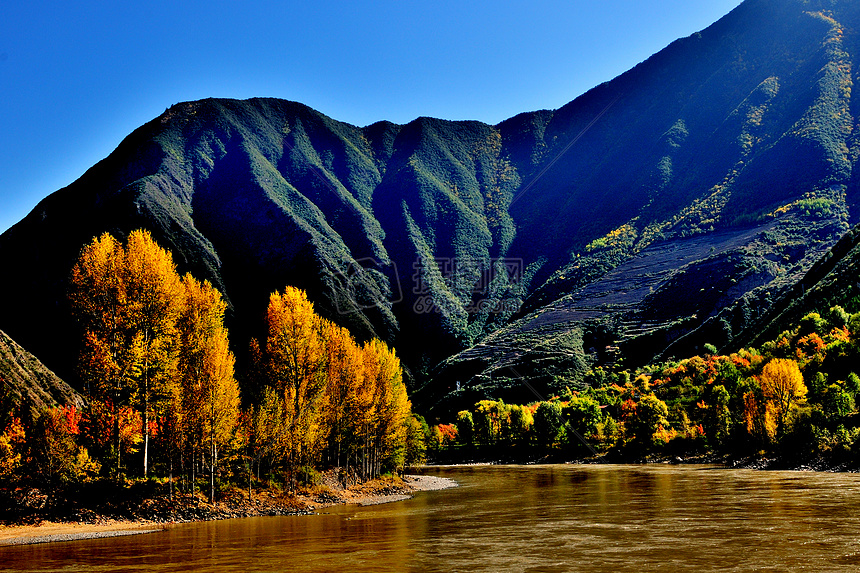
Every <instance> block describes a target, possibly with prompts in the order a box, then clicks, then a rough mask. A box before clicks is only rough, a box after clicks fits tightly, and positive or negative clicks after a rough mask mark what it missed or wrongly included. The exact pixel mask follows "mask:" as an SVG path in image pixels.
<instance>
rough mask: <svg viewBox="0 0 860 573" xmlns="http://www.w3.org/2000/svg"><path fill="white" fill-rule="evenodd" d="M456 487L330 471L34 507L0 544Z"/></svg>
mask: <svg viewBox="0 0 860 573" xmlns="http://www.w3.org/2000/svg"><path fill="white" fill-rule="evenodd" d="M452 487H457V482H455V481H454V480H451V479H447V478H440V477H434V476H422V475H404V476H403V477H402V478H397V477H385V478H379V479H376V480H371V481H369V482H365V483H362V484H358V485H356V486H353V487H349V488H346V487H343V486H342V485H341V484H340V483H339V482H337V480H336V479H334V478H333V476H332V475H331V474H324V475H323V478H322V482H321V483H320V484H318V485H317V486H314V487H313V488H310V489H308V490H305V491H302V492H300V493H298V494H296V495H280V494H278V492H275V491H272V490H257V491H254V492H253V495H252V498H251V499H250V500H249V499H248V493H247V491H243V492H240V491H239V490H232V491H230V492H227V494H226V495H225V498H224V499H222V500H220V501H219V502H218V503H217V504H215V505H214V506H213V505H211V504H209V503H208V502H207V501H206V500H205V499H203V498H202V497H201V496H199V495H197V496H175V497H174V499H173V500H171V499H170V498H169V496H155V497H150V498H147V499H144V500H141V502H140V503H139V505H138V506H137V507H136V508H133V507H128V504H125V506H126V507H123V508H122V511H124V512H125V513H126V517H120V518H117V517H116V516H113V515H110V514H107V515H106V514H103V513H97V512H95V511H93V510H87V509H77V510H76V511H75V513H73V514H72V515H73V518H72V519H60V518H61V517H62V516H60V515H57V516H51V515H50V514H49V513H42V514H39V513H37V512H36V513H34V514H33V515H31V516H28V517H26V518H22V519H21V520H20V521H18V522H13V523H8V524H6V525H0V546H3V545H28V544H35V543H52V542H58V541H75V540H81V539H95V538H100V537H118V536H124V535H138V534H144V533H155V532H159V531H162V530H164V529H166V528H167V527H170V526H171V525H173V524H177V523H187V522H192V521H211V520H216V519H233V518H239V517H259V516H268V515H309V514H313V513H314V512H315V511H316V510H318V509H321V508H325V507H331V506H333V505H350V504H354V505H378V504H381V503H391V502H396V501H402V500H406V499H409V498H411V497H412V495H413V494H414V493H415V492H418V491H434V490H441V489H447V488H452Z"/></svg>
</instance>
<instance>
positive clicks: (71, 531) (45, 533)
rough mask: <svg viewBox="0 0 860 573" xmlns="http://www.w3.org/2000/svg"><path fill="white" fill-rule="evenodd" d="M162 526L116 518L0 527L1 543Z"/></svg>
mask: <svg viewBox="0 0 860 573" xmlns="http://www.w3.org/2000/svg"><path fill="white" fill-rule="evenodd" d="M162 529H164V525H163V524H154V523H149V522H137V521H116V522H114V523H104V524H98V525H94V524H89V523H54V522H51V521H43V522H42V523H41V524H39V525H13V526H8V527H7V526H0V546H3V545H31V544H33V543H52V542H55V541H76V540H79V539H95V538H98V537H119V536H122V535H138V534H141V533H154V532H157V531H161V530H162Z"/></svg>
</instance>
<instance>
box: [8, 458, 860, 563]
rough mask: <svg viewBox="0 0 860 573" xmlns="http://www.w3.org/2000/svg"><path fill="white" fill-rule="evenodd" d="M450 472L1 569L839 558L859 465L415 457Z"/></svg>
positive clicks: (844, 559) (31, 555) (857, 492)
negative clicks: (416, 488) (438, 460)
mask: <svg viewBox="0 0 860 573" xmlns="http://www.w3.org/2000/svg"><path fill="white" fill-rule="evenodd" d="M426 473H428V474H432V475H439V476H444V477H450V478H453V479H455V480H457V481H458V482H459V483H460V487H458V488H455V489H448V490H442V491H432V492H421V493H418V494H417V495H416V496H415V497H414V498H413V499H411V500H408V501H403V502H397V503H390V504H384V505H379V506H372V507H356V506H340V507H333V508H330V509H327V510H325V511H324V512H322V513H321V514H320V515H314V516H295V517H265V518H250V519H235V520H227V521H220V522H208V523H194V524H181V525H176V526H172V527H170V528H169V529H167V530H165V531H163V532H159V533H152V534H146V535H135V536H131V537H119V538H107V539H92V540H85V541H74V542H66V543H54V544H44V545H31V546H19V547H0V570H12V571H33V572H36V571H86V572H92V573H95V572H98V571H178V570H182V571H219V572H220V571H241V572H252V571H296V572H304V571H348V572H349V573H362V572H365V571H416V572H417V571H464V572H465V571H530V572H547V571H632V572H637V573H642V572H644V571H655V570H661V571H662V570H665V571H751V570H764V571H801V570H808V571H852V570H856V569H857V568H858V567H860V475H855V474H826V473H811V472H770V471H754V470H729V469H721V468H714V467H707V466H667V465H652V466H629V465H627V466H610V465H595V466H574V465H553V466H466V467H452V468H428V469H427V471H426Z"/></svg>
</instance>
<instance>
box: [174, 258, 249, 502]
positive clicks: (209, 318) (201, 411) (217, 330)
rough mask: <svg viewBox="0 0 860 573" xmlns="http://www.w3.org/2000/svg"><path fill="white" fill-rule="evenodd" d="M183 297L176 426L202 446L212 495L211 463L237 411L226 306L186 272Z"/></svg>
mask: <svg viewBox="0 0 860 573" xmlns="http://www.w3.org/2000/svg"><path fill="white" fill-rule="evenodd" d="M182 285H183V287H184V294H185V296H184V298H183V305H182V311H181V314H180V317H179V321H178V323H177V328H178V331H179V333H180V360H179V380H180V383H181V388H182V391H181V394H180V404H181V408H180V412H181V418H180V420H179V427H180V428H183V430H184V434H185V435H186V436H187V439H188V441H189V444H190V447H191V451H192V452H194V451H197V449H198V448H199V447H200V446H201V445H202V444H206V446H207V450H208V451H207V455H208V459H209V477H210V489H209V498H210V501H212V502H214V498H215V466H216V463H217V460H218V452H219V450H220V449H221V448H222V447H223V446H224V445H225V444H227V443H228V442H229V441H230V439H231V437H232V436H233V430H234V428H235V426H236V422H237V419H238V415H239V386H238V384H237V382H236V379H235V378H234V368H235V362H236V361H235V359H234V357H233V353H232V352H231V351H230V348H229V343H228V337H227V330H226V329H225V328H224V311H225V310H226V308H227V304H226V303H225V302H224V300H223V298H222V297H221V293H220V292H218V290H217V289H216V288H215V287H213V286H212V285H211V284H210V283H209V282H208V281H206V282H203V283H201V282H199V281H197V280H196V279H195V278H194V277H192V276H191V275H190V274H189V275H185V277H183V279H182Z"/></svg>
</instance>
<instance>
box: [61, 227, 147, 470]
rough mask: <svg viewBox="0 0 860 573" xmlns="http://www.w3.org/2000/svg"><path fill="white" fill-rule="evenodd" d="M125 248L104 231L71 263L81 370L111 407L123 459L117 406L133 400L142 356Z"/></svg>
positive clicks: (91, 390)
mask: <svg viewBox="0 0 860 573" xmlns="http://www.w3.org/2000/svg"><path fill="white" fill-rule="evenodd" d="M124 266H125V249H124V248H123V246H122V245H121V244H120V242H119V241H117V240H116V239H115V238H114V237H113V236H112V235H110V234H108V233H105V234H103V235H101V236H100V237H98V238H95V239H93V241H92V242H91V243H90V244H88V245H86V246H85V247H84V248H83V250H82V251H81V255H80V257H79V258H78V261H77V263H76V264H75V266H74V267H73V269H72V274H71V280H70V283H71V289H70V292H69V299H70V302H71V305H72V310H73V312H74V314H75V316H76V317H77V319H78V321H79V322H81V324H82V325H83V330H84V333H83V345H82V349H81V355H80V360H79V371H80V375H81V378H82V380H83V382H84V385H85V387H86V388H87V390H88V391H89V393H90V394H91V395H94V396H96V397H98V398H99V399H100V400H103V401H106V402H107V403H108V405H109V408H110V409H111V410H112V421H113V452H114V459H115V464H116V469H117V470H118V469H119V468H120V465H121V458H120V452H121V451H122V448H121V446H120V428H119V416H118V410H119V409H120V408H121V407H123V406H124V405H126V404H128V403H129V401H130V399H131V395H132V389H133V388H132V384H133V380H134V375H135V371H136V368H137V364H138V359H139V354H140V353H139V349H138V347H137V344H138V342H139V341H138V340H137V339H136V338H135V337H134V336H133V333H132V329H131V327H130V318H129V316H128V314H129V312H128V294H127V289H126V281H125V278H126V273H125V272H124Z"/></svg>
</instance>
